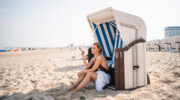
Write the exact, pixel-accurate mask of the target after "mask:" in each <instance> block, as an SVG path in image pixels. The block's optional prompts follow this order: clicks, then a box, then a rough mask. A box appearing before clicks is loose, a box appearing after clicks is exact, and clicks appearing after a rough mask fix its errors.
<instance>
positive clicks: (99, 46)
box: [93, 42, 103, 54]
mask: <svg viewBox="0 0 180 100" xmlns="http://www.w3.org/2000/svg"><path fill="white" fill-rule="evenodd" d="M93 45H96V46H97V48H98V49H99V53H100V54H102V52H103V49H102V47H101V45H100V44H99V43H97V42H96V43H93Z"/></svg>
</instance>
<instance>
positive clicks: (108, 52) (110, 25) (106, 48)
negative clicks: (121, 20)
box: [92, 22, 123, 67]
mask: <svg viewBox="0 0 180 100" xmlns="http://www.w3.org/2000/svg"><path fill="white" fill-rule="evenodd" d="M92 25H93V29H94V32H95V37H96V38H97V40H98V42H99V43H100V44H101V46H102V48H103V55H104V56H107V57H111V58H112V61H111V63H108V64H109V67H114V51H115V49H116V48H122V45H123V41H122V38H121V37H120V32H119V30H118V29H117V27H116V24H115V22H106V23H102V24H99V25H96V24H95V23H93V22H92Z"/></svg>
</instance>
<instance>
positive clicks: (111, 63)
mask: <svg viewBox="0 0 180 100" xmlns="http://www.w3.org/2000/svg"><path fill="white" fill-rule="evenodd" d="M107 63H108V66H109V67H110V68H115V62H114V61H113V60H108V61H107Z"/></svg>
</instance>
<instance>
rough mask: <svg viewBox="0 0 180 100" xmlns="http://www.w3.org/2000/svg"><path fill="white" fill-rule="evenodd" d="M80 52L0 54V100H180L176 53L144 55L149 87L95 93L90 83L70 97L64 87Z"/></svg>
mask: <svg viewBox="0 0 180 100" xmlns="http://www.w3.org/2000/svg"><path fill="white" fill-rule="evenodd" d="M80 53H81V52H80V51H79V50H78V49H77V50H73V51H72V52H70V51H69V50H68V49H62V50H60V49H48V50H34V51H24V52H7V53H0V100H92V99H94V100H180V53H168V52H147V53H146V55H147V72H148V73H149V76H150V80H151V84H150V85H147V86H144V87H141V88H137V89H135V90H121V91H113V90H110V89H107V88H106V89H104V91H103V92H97V91H96V90H95V85H94V83H93V82H90V83H89V84H88V85H87V86H86V87H85V88H84V89H83V90H81V91H80V92H77V93H75V94H72V93H71V92H69V91H67V88H69V87H70V86H71V85H72V84H73V83H74V82H75V81H76V79H77V73H78V72H79V71H80V70H82V69H83V63H82V60H81V59H80V58H81V56H80ZM72 56H75V57H76V58H75V59H73V60H72V59H71V57H72Z"/></svg>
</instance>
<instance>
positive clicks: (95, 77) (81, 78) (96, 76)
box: [68, 43, 110, 93]
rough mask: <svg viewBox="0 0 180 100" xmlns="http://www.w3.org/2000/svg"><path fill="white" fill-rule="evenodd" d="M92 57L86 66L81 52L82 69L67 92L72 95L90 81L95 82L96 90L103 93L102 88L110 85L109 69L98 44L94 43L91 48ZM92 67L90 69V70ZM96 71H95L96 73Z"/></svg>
mask: <svg viewBox="0 0 180 100" xmlns="http://www.w3.org/2000/svg"><path fill="white" fill-rule="evenodd" d="M91 51H92V54H94V57H93V58H92V59H91V60H90V62H89V63H88V64H87V62H86V60H85V54H84V52H82V54H81V55H82V57H83V64H84V69H83V70H82V71H80V72H79V73H78V74H77V75H78V80H77V81H76V82H75V84H74V85H73V86H72V87H71V88H69V89H68V90H69V91H71V90H73V91H72V93H75V92H78V91H80V90H81V89H82V88H84V87H85V86H86V85H87V84H88V83H89V81H90V80H92V81H93V82H95V84H96V90H97V91H103V87H104V86H105V85H107V84H109V83H110V74H109V67H108V64H107V61H106V59H105V57H104V56H103V55H102V51H103V50H102V48H101V45H100V44H99V43H94V44H93V46H92V48H91ZM91 66H92V68H90V67H91ZM96 70H97V71H96Z"/></svg>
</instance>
